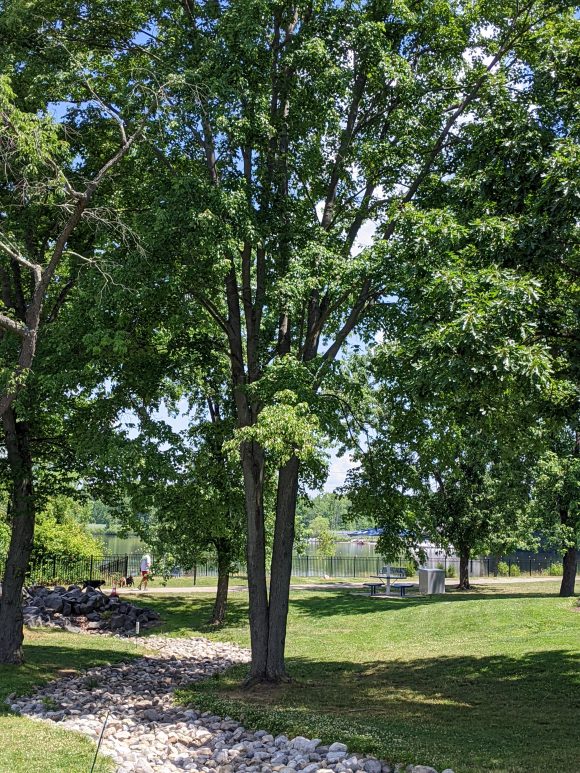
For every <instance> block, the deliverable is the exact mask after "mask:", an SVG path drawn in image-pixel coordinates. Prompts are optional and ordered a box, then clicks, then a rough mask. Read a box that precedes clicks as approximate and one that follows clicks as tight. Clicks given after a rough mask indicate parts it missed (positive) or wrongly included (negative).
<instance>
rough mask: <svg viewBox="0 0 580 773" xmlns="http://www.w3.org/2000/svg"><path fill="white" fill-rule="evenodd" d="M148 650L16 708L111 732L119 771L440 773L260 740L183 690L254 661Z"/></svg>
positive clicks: (235, 652)
mask: <svg viewBox="0 0 580 773" xmlns="http://www.w3.org/2000/svg"><path fill="white" fill-rule="evenodd" d="M144 643H145V644H146V646H147V647H148V648H153V649H156V650H158V652H157V654H156V655H154V656H147V657H143V658H140V659H139V660H136V661H133V662H131V663H127V664H120V665H115V666H107V667H99V668H92V669H91V670H90V671H87V672H86V673H85V674H83V675H82V676H76V677H68V678H64V679H60V680H58V681H55V682H52V683H51V684H49V685H47V686H45V687H43V688H41V689H40V690H38V692H37V693H36V694H35V695H34V696H33V697H31V698H14V696H11V699H10V704H11V708H12V709H13V710H15V711H18V712H20V713H21V714H25V715H27V716H30V717H34V718H37V719H41V720H44V721H51V722H58V723H59V724H60V725H61V726H62V727H65V728H68V729H70V730H75V731H77V732H81V733H84V734H86V735H88V736H89V737H90V738H92V739H93V740H95V741H96V740H97V739H98V738H99V736H100V734H101V732H102V733H103V744H102V747H101V748H102V750H103V752H104V753H105V754H109V755H110V756H111V757H112V758H113V759H114V761H115V763H116V766H117V773H176V772H177V771H184V770H190V771H198V772H199V773H437V771H435V769H434V768H430V767H427V766H423V765H415V766H413V765H407V766H405V765H403V764H398V765H392V764H390V763H387V762H385V761H381V760H377V759H376V758H374V757H370V756H366V755H359V754H353V753H349V751H348V748H347V746H346V745H345V744H343V743H340V742H336V743H332V744H329V745H325V744H323V743H322V741H321V740H320V739H317V738H313V739H310V738H305V737H303V736H298V737H296V738H292V739H290V738H288V737H287V736H286V735H278V736H276V737H274V736H273V735H271V734H270V733H268V732H267V731H266V730H257V731H254V732H252V731H249V730H246V728H244V727H243V726H242V725H240V724H239V723H238V722H236V721H234V720H232V719H231V718H229V717H225V718H221V717H218V716H214V715H213V714H211V713H209V712H205V713H200V712H199V711H195V710H194V709H188V708H185V707H182V706H177V705H175V703H174V700H173V695H172V692H173V690H174V689H175V688H178V687H182V686H184V685H187V684H190V683H192V682H196V681H200V680H202V679H207V678H208V677H210V676H211V675H212V674H215V673H218V672H220V671H223V670H225V669H227V668H230V667H231V666H232V665H234V664H235V663H242V662H247V661H248V659H249V653H248V652H247V651H245V650H242V649H240V648H239V647H237V646H235V645H232V644H225V643H217V642H210V641H208V640H207V639H201V638H195V639H169V638H163V637H158V636H152V637H148V638H147V639H146V640H145V641H144ZM103 728H104V730H103ZM444 773H453V771H450V770H447V771H444Z"/></svg>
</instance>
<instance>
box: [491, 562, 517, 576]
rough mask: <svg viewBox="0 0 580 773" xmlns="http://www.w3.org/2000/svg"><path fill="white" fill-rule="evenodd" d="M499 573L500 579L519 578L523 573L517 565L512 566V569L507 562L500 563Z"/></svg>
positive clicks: (498, 566)
mask: <svg viewBox="0 0 580 773" xmlns="http://www.w3.org/2000/svg"><path fill="white" fill-rule="evenodd" d="M497 573H498V575H499V576H500V577H508V576H509V577H519V576H520V575H521V573H522V571H521V569H520V567H519V566H518V565H517V564H512V565H511V568H510V566H509V564H508V563H507V562H506V561H499V562H498V564H497Z"/></svg>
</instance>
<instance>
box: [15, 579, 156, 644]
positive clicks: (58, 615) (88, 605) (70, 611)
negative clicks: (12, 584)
mask: <svg viewBox="0 0 580 773" xmlns="http://www.w3.org/2000/svg"><path fill="white" fill-rule="evenodd" d="M22 612H23V616H24V624H25V625H29V626H50V627H53V628H63V629H66V630H68V631H72V632H75V633H80V632H81V631H88V632H90V633H106V632H109V631H114V632H116V633H121V634H122V633H130V632H134V631H135V627H136V623H137V622H138V623H139V626H140V628H141V629H143V628H150V627H151V626H153V625H155V624H156V623H157V622H158V620H159V615H158V614H157V612H155V611H154V610H152V609H146V608H143V607H137V606H135V605H134V604H129V603H128V602H126V601H123V600H121V599H120V598H118V597H116V596H113V597H111V596H107V595H105V594H104V593H101V592H100V591H98V590H95V589H94V588H85V589H84V590H81V588H80V587H79V586H78V585H69V587H68V588H64V587H63V586H60V585H57V586H56V587H55V588H50V589H49V588H45V587H44V586H42V585H36V586H33V587H31V588H27V589H26V590H25V593H24V608H23V610H22Z"/></svg>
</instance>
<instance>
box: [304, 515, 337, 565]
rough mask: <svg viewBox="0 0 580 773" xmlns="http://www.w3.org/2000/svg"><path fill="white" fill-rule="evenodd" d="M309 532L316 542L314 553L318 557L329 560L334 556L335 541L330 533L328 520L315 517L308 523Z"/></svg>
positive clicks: (322, 517) (320, 516)
mask: <svg viewBox="0 0 580 773" xmlns="http://www.w3.org/2000/svg"><path fill="white" fill-rule="evenodd" d="M309 532H310V534H311V535H312V536H313V537H314V539H315V540H316V543H317V548H316V552H317V553H318V555H320V556H322V557H323V558H330V556H333V555H334V550H335V540H334V535H333V534H332V532H331V531H330V522H329V520H328V518H325V517H324V516H322V515H317V516H316V518H314V520H313V521H311V523H310V529H309Z"/></svg>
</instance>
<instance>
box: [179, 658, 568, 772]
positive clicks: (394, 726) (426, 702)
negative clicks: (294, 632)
mask: <svg viewBox="0 0 580 773" xmlns="http://www.w3.org/2000/svg"><path fill="white" fill-rule="evenodd" d="M288 666H289V669H290V672H291V674H292V676H293V678H294V681H293V682H292V683H291V684H289V685H282V686H279V687H266V688H264V687H257V688H253V689H251V690H241V689H240V688H239V680H240V679H241V678H242V676H243V673H244V670H243V669H241V668H236V669H233V670H232V671H230V672H229V673H228V674H226V675H224V676H223V677H221V678H220V679H218V680H212V681H211V683H204V684H202V685H199V686H192V688H191V689H190V690H189V691H182V693H180V695H181V697H182V699H185V700H188V701H189V702H191V703H192V704H193V705H197V706H199V707H200V708H203V709H207V710H215V711H218V710H221V711H222V712H223V711H227V713H229V714H230V715H231V716H234V717H236V718H238V717H239V718H241V719H242V720H244V721H246V722H248V724H251V723H254V724H255V726H258V725H259V726H260V727H262V726H264V727H265V728H267V729H268V730H269V731H270V732H285V733H286V734H288V733H289V732H292V733H293V734H303V735H306V736H308V735H309V734H310V737H312V735H316V736H317V737H321V738H323V740H324V741H333V740H337V739H340V740H345V742H347V743H349V745H350V746H352V748H353V750H355V751H360V752H367V753H369V752H370V753H374V754H377V755H378V756H380V757H383V758H386V759H389V760H391V761H393V762H398V761H405V762H407V761H414V762H423V763H429V764H432V765H435V767H436V768H438V769H440V767H446V766H450V767H452V768H453V770H455V772H456V773H463V771H469V772H470V773H472V772H477V773H480V771H483V770H501V771H524V770H525V771H528V773H529V771H538V773H539V771H548V770H558V771H561V772H562V773H565V772H566V773H576V771H577V770H578V767H577V764H578V759H580V756H579V755H580V736H579V735H578V732H577V715H578V709H580V695H579V692H578V690H579V687H580V678H579V674H580V671H579V666H580V659H579V657H578V656H577V655H576V654H574V653H572V652H569V651H566V650H557V651H550V652H537V653H531V654H528V655H525V656H523V657H519V658H512V657H508V656H489V657H481V658H475V657H441V658H432V659H429V658H428V659H417V660H413V661H407V662H399V661H393V662H388V663H385V662H381V661H375V662H370V663H364V664H355V663H351V662H344V661H335V662H325V663H312V662H310V661H307V660H305V659H300V658H290V659H289V660H288ZM220 701H221V702H222V703H221V704H220ZM252 712H255V713H254V714H252Z"/></svg>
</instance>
